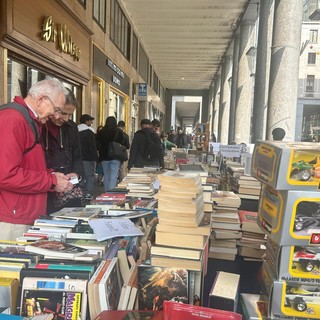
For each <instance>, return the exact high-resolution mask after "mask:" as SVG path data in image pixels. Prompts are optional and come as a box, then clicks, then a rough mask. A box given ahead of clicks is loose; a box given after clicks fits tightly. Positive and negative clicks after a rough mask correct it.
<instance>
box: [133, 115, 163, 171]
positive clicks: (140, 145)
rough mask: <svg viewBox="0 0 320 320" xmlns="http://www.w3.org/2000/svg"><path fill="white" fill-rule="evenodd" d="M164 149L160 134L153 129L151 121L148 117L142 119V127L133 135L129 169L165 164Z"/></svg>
mask: <svg viewBox="0 0 320 320" xmlns="http://www.w3.org/2000/svg"><path fill="white" fill-rule="evenodd" d="M163 162H164V161H163V151H162V146H161V140H160V137H159V135H157V134H156V133H154V132H153V131H152V130H151V122H150V120H148V119H142V120H141V129H140V130H138V131H137V132H136V133H135V134H134V137H133V140H132V144H131V149H130V156H129V161H128V169H129V170H130V169H131V168H132V167H136V168H143V167H144V166H158V167H162V166H163Z"/></svg>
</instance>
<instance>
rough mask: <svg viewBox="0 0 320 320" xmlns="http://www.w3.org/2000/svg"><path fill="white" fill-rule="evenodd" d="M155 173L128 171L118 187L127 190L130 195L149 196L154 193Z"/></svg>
mask: <svg viewBox="0 0 320 320" xmlns="http://www.w3.org/2000/svg"><path fill="white" fill-rule="evenodd" d="M154 182H155V175H154V174H153V173H148V172H142V173H140V172H131V170H130V172H129V173H128V174H127V176H126V177H125V178H124V179H123V180H122V181H121V183H120V184H119V186H120V187H122V188H126V189H127V190H128V196H130V197H145V198H150V197H153V196H154V194H155V189H154Z"/></svg>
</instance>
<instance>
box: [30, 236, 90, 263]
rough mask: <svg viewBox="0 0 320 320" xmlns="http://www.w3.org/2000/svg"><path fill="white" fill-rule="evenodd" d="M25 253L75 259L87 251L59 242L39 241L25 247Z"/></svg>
mask: <svg viewBox="0 0 320 320" xmlns="http://www.w3.org/2000/svg"><path fill="white" fill-rule="evenodd" d="M26 251H28V252H34V253H39V254H42V255H45V256H52V257H59V258H69V259H70V258H71V259H72V258H75V257H77V256H81V255H84V254H86V253H87V252H88V250H87V249H84V248H80V247H77V246H73V245H71V244H68V243H65V242H61V241H50V240H40V241H36V242H32V243H30V244H28V245H27V246H26Z"/></svg>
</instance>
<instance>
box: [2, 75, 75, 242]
mask: <svg viewBox="0 0 320 320" xmlns="http://www.w3.org/2000/svg"><path fill="white" fill-rule="evenodd" d="M14 102H15V103H16V104H18V107H19V108H21V106H22V107H23V108H25V109H26V110H27V111H28V113H26V114H27V115H28V117H29V118H28V119H29V120H30V121H29V122H30V123H32V125H33V129H32V126H31V124H30V123H29V122H28V121H27V118H26V116H23V114H22V112H21V111H19V110H16V109H14V108H12V105H13V104H8V105H7V108H6V109H3V110H1V109H0V110H1V111H0V135H1V155H0V230H1V235H0V239H2V240H15V239H16V237H18V236H21V235H22V233H23V232H25V231H26V230H27V229H28V228H30V225H32V224H33V222H34V220H35V219H36V218H39V216H40V215H42V214H46V206H47V192H50V191H51V192H54V191H57V192H64V191H68V190H71V189H72V187H73V185H72V184H71V183H70V181H69V180H68V178H67V177H66V176H65V175H64V174H62V173H54V172H53V171H52V170H48V169H47V168H46V161H45V157H44V152H43V148H42V145H41V143H40V141H36V140H37V139H36V135H35V133H34V131H35V129H34V128H36V129H37V130H39V132H38V134H40V132H41V124H43V123H45V122H46V121H47V120H48V116H50V115H53V114H59V112H61V109H62V108H63V107H64V104H65V89H64V87H63V85H62V84H61V82H60V81H58V80H57V79H48V80H42V81H39V82H37V83H36V84H34V85H33V86H32V87H31V88H30V90H29V92H28V95H27V97H26V98H25V99H22V98H21V97H16V98H15V99H14ZM37 130H36V131H37Z"/></svg>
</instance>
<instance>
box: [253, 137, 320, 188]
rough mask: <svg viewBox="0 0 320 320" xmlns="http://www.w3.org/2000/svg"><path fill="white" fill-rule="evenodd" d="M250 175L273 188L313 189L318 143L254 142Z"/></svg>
mask: <svg viewBox="0 0 320 320" xmlns="http://www.w3.org/2000/svg"><path fill="white" fill-rule="evenodd" d="M251 175H252V176H254V177H255V178H257V179H259V180H260V181H261V182H264V183H266V184H268V185H270V186H271V187H273V188H274V189H277V190H305V189H306V190H317V189H318V187H319V182H320V144H315V143H311V142H282V141H257V142H256V144H255V147H254V151H253V156H252V166H251Z"/></svg>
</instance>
